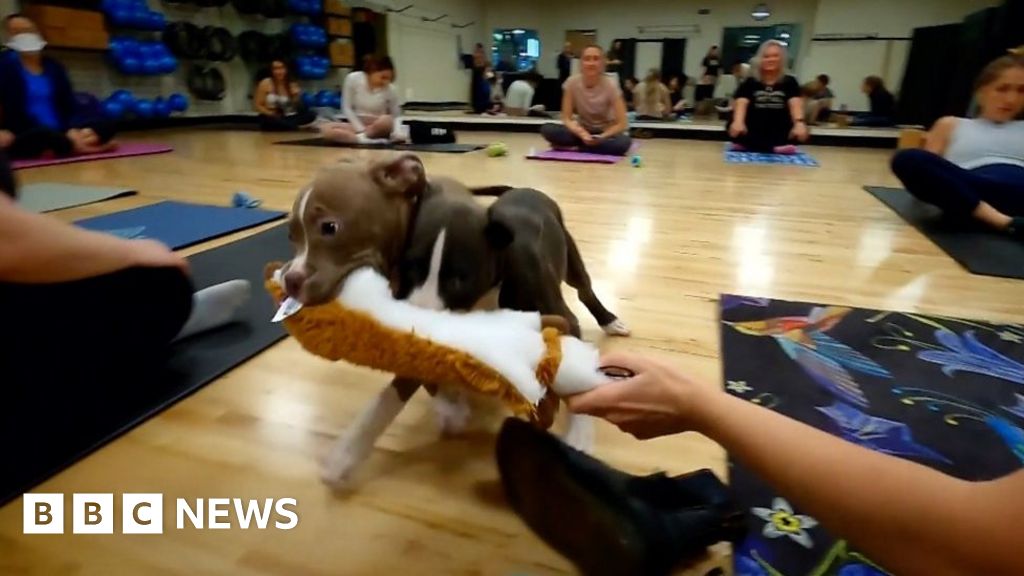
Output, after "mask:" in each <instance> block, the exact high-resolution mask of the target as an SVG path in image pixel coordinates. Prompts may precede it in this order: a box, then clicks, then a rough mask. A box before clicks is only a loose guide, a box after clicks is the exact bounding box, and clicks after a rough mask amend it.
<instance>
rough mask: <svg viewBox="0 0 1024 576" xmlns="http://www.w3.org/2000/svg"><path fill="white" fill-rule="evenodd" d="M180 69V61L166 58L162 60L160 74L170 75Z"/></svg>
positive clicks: (170, 57)
mask: <svg viewBox="0 0 1024 576" xmlns="http://www.w3.org/2000/svg"><path fill="white" fill-rule="evenodd" d="M177 69H178V60H177V59H176V58H174V57H172V56H165V57H163V58H161V59H160V72H161V73H162V74H170V73H171V72H174V71H175V70H177Z"/></svg>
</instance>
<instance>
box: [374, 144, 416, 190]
mask: <svg viewBox="0 0 1024 576" xmlns="http://www.w3.org/2000/svg"><path fill="white" fill-rule="evenodd" d="M372 170H373V178H374V180H376V181H377V183H378V184H380V185H381V187H382V188H383V189H384V190H385V191H386V192H388V193H390V194H401V195H403V196H405V197H407V198H415V197H417V196H419V195H420V194H422V193H423V190H424V189H425V188H426V187H427V171H426V169H424V168H423V162H421V161H420V159H419V158H417V157H416V155H415V154H403V155H401V156H399V157H397V158H393V159H390V160H386V161H383V162H379V163H377V164H375V165H374V166H373V168H372Z"/></svg>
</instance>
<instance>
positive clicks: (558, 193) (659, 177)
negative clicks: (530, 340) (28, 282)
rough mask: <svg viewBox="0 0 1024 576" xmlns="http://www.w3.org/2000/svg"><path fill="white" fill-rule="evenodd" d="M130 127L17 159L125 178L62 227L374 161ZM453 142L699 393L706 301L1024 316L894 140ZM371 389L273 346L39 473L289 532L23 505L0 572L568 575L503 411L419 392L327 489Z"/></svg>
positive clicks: (666, 446) (682, 460) (71, 175)
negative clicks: (235, 511) (510, 482)
mask: <svg viewBox="0 0 1024 576" xmlns="http://www.w3.org/2000/svg"><path fill="white" fill-rule="evenodd" d="M141 136H144V137H145V138H147V139H152V140H159V141H161V142H166V143H168V144H173V145H174V146H175V148H176V151H175V152H174V153H173V154H168V155H159V156H148V157H141V158H132V159H124V160H111V161H104V162H95V163H87V164H75V165H69V166H64V167H57V168H52V169H42V170H30V171H26V172H22V173H20V174H19V175H20V176H21V177H22V179H23V181H24V182H38V181H61V182H79V183H88V184H107V185H124V186H133V187H136V188H138V189H139V190H140V191H141V195H140V196H138V197H135V198H128V199H121V200H116V201H111V202H106V203H103V204H98V205H94V206H90V207H86V208H81V209H74V210H68V211H65V212H61V213H58V214H57V215H56V216H57V217H59V218H62V219H65V220H73V219H77V218H80V217H83V216H87V215H93V214H98V213H104V212H111V211H117V210H122V209H124V208H127V207H131V206H134V205H138V204H142V203H148V202H152V201H155V200H158V199H164V198H173V199H181V200H189V201H196V202H205V203H213V204H221V205H223V204H226V203H227V202H228V201H229V198H230V196H231V194H232V193H233V192H234V191H236V190H246V191H248V192H249V193H251V194H253V195H254V196H257V197H259V198H263V199H264V200H265V203H266V206H268V207H270V208H279V209H288V208H289V207H290V206H291V202H292V199H293V198H294V195H295V194H296V193H297V191H298V190H299V188H300V186H302V184H303V182H304V181H305V180H306V178H308V177H309V175H310V174H311V173H312V171H313V170H314V169H315V168H316V167H317V166H318V165H320V164H322V163H325V162H330V161H332V160H333V159H335V158H338V157H340V156H342V155H346V154H356V155H360V156H364V157H367V158H369V157H371V156H372V155H373V154H375V152H366V151H349V150H333V149H326V148H304V147H291V146H271V145H270V143H271V142H272V141H274V140H275V139H279V138H280V137H276V138H275V137H272V136H267V135H262V134H257V133H251V132H221V131H215V130H210V129H203V130H191V131H181V132H176V131H172V132H157V133H152V134H146V135H141V134H131V135H129V137H134V138H139V137H141ZM462 140H463V141H467V142H481V143H487V142H491V141H496V140H501V141H504V142H507V143H508V144H509V145H510V149H511V155H510V156H509V157H506V158H488V157H486V156H485V155H483V154H482V153H474V154H464V155H446V154H436V155H425V156H424V161H425V163H426V166H427V169H428V172H429V173H432V174H447V175H452V176H456V177H458V178H461V179H462V180H464V181H465V182H466V183H467V184H471V185H485V184H515V185H527V186H533V187H537V188H540V189H542V190H544V191H546V192H548V193H549V194H551V195H552V196H553V197H555V198H556V199H557V200H558V201H559V202H560V203H561V206H562V208H563V210H564V212H565V216H566V219H567V221H568V224H569V226H570V228H571V230H572V232H573V233H574V234H575V236H576V238H577V239H578V242H579V244H580V247H581V249H582V251H583V254H584V257H585V259H586V261H587V264H588V266H589V269H590V273H591V274H592V276H593V277H594V280H595V287H596V289H597V291H598V293H599V295H600V296H601V297H602V298H603V299H604V301H605V302H606V303H607V304H608V305H609V307H610V308H612V309H614V310H615V311H617V312H618V313H619V314H620V315H621V316H622V317H623V318H624V319H625V320H626V322H627V323H628V324H629V325H630V326H631V327H632V328H633V330H634V334H635V335H634V336H633V337H632V338H629V339H617V340H608V339H603V338H602V337H601V336H600V331H599V330H597V327H596V326H595V324H594V321H593V319H592V318H590V317H588V316H586V315H585V312H584V311H583V309H582V307H580V306H576V308H577V309H578V311H579V312H580V317H581V319H583V321H584V326H585V333H586V336H587V337H588V338H591V339H594V340H597V341H599V342H600V345H601V346H602V348H605V349H611V348H623V349H630V350H639V351H643V352H646V353H649V354H652V355H659V356H664V357H667V358H670V359H672V360H674V361H676V362H678V363H679V365H680V366H682V367H684V368H685V369H686V370H687V371H689V372H690V373H692V374H694V375H696V376H697V377H698V378H700V379H702V380H705V381H706V382H707V383H708V385H711V386H721V381H720V373H721V367H720V365H719V344H718V338H719V336H718V326H717V323H716V302H715V301H716V298H717V297H718V295H719V294H720V293H726V292H731V293H742V294H749V295H757V296H768V297H772V298H784V299H799V300H809V301H815V302H822V303H834V304H845V305H853V306H864V307H877V308H884V309H898V310H904V311H922V312H927V313H935V314H949V315H959V316H967V317H975V318H987V319H994V320H1012V321H1017V322H1019V321H1021V320H1022V319H1024V300H1022V298H1021V287H1022V285H1021V283H1019V282H1015V281H1011V280H1003V279H996V278H988V277H981V276H972V275H970V274H968V273H967V272H965V271H964V270H962V269H961V268H960V267H959V266H958V265H957V264H956V263H955V262H954V261H953V260H951V259H949V258H948V257H946V256H945V255H944V254H942V253H941V252H940V251H939V250H938V249H937V248H935V247H934V246H933V245H931V244H930V243H929V242H928V241H927V240H925V239H924V238H923V237H922V236H921V235H919V234H918V233H917V232H916V231H914V230H913V229H912V228H910V227H908V226H907V225H905V224H904V223H903V222H902V221H901V220H900V219H899V218H898V217H897V216H896V215H895V214H893V213H892V212H890V211H889V210H888V209H887V208H885V207H883V206H882V205H881V204H880V203H879V202H878V201H876V200H875V199H874V198H872V197H871V196H869V195H868V194H867V193H865V192H863V191H861V186H862V185H865V184H877V185H895V184H896V181H895V180H894V179H893V177H892V176H891V175H889V173H888V171H887V160H888V156H889V152H886V151H880V150H865V149H841V148H814V147H811V148H809V151H810V152H811V153H812V154H814V155H815V156H816V157H817V158H818V160H819V161H820V162H821V168H817V169H813V168H802V167H783V166H771V167H759V166H742V165H727V164H724V163H723V161H722V158H721V156H722V151H721V144H719V143H711V142H690V141H678V140H671V141H668V140H662V141H659V140H651V141H644V142H643V143H642V147H641V152H642V155H643V167H642V168H632V167H630V166H629V164H628V162H624V163H622V164H621V165H616V166H600V165H584V164H562V163H545V162H533V161H526V160H524V159H523V156H524V154H525V153H526V152H527V151H528V150H529V148H530V147H532V146H539V145H540V144H541V143H540V141H539V139H538V138H537V137H534V136H531V135H527V134H513V135H508V134H505V135H499V134H489V133H481V132H476V133H467V134H465V136H464V138H463V139H462ZM228 240H230V239H228ZM205 248H209V246H208V245H205V246H199V247H197V248H196V249H195V250H202V249H205ZM195 250H191V251H195ZM191 251H190V252H191ZM257 296H259V294H258V295H257ZM384 382H385V378H384V377H383V376H380V375H373V374H370V373H367V372H364V371H361V370H358V369H354V368H349V367H345V366H341V365H336V364H330V363H326V362H322V361H320V360H318V359H316V358H313V357H311V356H309V355H307V354H306V353H304V352H302V351H301V350H300V349H299V348H298V346H297V345H296V344H295V343H294V342H292V341H289V340H286V341H284V342H282V343H280V344H279V345H277V346H275V347H273V348H272V349H270V350H268V351H267V352H265V353H263V354H261V355H259V356H258V357H256V358H255V359H253V360H252V361H250V362H248V363H246V364H244V365H243V366H240V367H239V368H237V369H236V370H234V371H232V372H231V373H229V374H228V375H227V376H225V377H224V378H221V379H220V380H218V381H216V382H214V383H213V384H211V385H210V386H208V387H206V388H204V389H203V390H201V391H200V392H198V393H197V394H195V395H194V396H192V397H190V398H188V399H187V400H185V401H183V402H181V403H180V404H178V405H176V406H175V407H173V408H172V409H170V410H168V411H167V412H165V413H163V414H162V415H161V416H159V417H157V418H154V419H152V420H151V421H149V422H147V423H145V424H144V425H142V426H140V427H138V428H137V429H135V430H133V431H132V432H130V433H129V434H127V435H125V436H123V437H122V438H120V439H119V440H117V441H115V442H114V443H112V444H110V445H108V446H107V447H105V448H103V449H102V450H100V451H99V452H97V453H95V454H94V455H92V456H91V457H89V458H87V459H86V460H84V461H82V462H80V463H79V464H77V465H75V466H73V467H72V468H70V469H69V470H67V471H65V472H64V473H62V474H60V475H58V476H57V477H55V478H53V479H52V480H50V481H49V482H47V483H46V484H44V485H42V486H40V487H38V488H37V489H36V491H38V492H63V493H71V492H113V493H115V494H118V495H119V494H120V493H123V492H162V493H164V494H165V496H166V497H167V500H168V502H170V501H171V499H173V498H177V497H185V498H200V497H205V498H210V497H222V496H230V497H235V496H238V497H258V498H265V497H274V498H280V497H294V498H297V500H298V513H299V516H300V522H299V525H298V527H297V528H296V529H294V530H291V531H287V532H279V531H274V530H268V531H258V530H249V531H242V530H237V529H235V530H224V531H196V530H181V531H178V530H174V529H171V530H168V531H166V532H165V533H164V534H163V535H162V536H122V535H114V536H83V535H77V536H72V535H64V536H24V535H22V534H21V515H22V506H21V502H20V501H15V502H14V503H12V504H9V505H7V506H6V507H4V508H3V509H0V574H39V575H47V576H49V575H55V574H94V575H103V576H106V575H111V574H118V575H120V574H237V575H246V574H254V575H255V574H261V575H282V576H284V575H297V574H303V575H320V574H323V575H327V574H355V575H362V574H366V575H371V574H373V575H376V574H400V573H408V574H466V575H470V574H472V575H477V574H479V575H513V574H522V575H547V574H566V573H571V570H570V568H569V566H568V565H567V564H566V562H564V561H563V560H562V559H560V558H559V557H558V556H557V555H556V554H554V553H553V552H551V551H549V550H548V549H547V548H546V547H545V546H544V545H543V544H542V543H540V542H539V541H538V540H537V539H535V538H534V537H533V536H532V535H531V534H530V533H529V532H528V531H527V530H526V529H525V528H524V527H523V525H521V523H520V522H519V521H518V520H517V518H516V517H515V516H513V515H512V514H511V513H510V512H509V511H508V510H507V509H506V508H505V506H504V505H503V504H502V503H501V499H500V495H499V494H500V492H499V490H497V485H496V479H497V475H496V471H495V467H494V465H493V459H492V454H491V449H492V443H493V436H492V435H491V434H490V433H488V432H487V431H486V429H487V426H486V425H487V424H491V425H493V424H494V423H495V422H497V418H492V419H491V420H490V421H489V422H485V423H484V425H483V426H482V431H481V432H479V433H475V434H471V435H469V436H468V437H466V438H461V439H444V440H442V439H439V438H438V435H437V432H436V430H437V427H436V425H435V422H434V420H433V416H432V413H431V411H430V407H429V404H428V402H427V401H425V400H424V398H421V397H417V398H416V399H415V400H414V401H413V402H412V404H411V406H410V408H409V409H407V411H406V412H405V413H403V414H402V415H401V417H400V418H399V421H398V423H397V424H396V425H395V426H393V427H392V428H391V429H390V430H389V431H388V432H387V434H386V435H385V437H384V438H383V439H382V441H381V442H380V443H379V445H378V447H377V448H378V449H377V451H376V452H375V453H374V454H373V456H372V458H371V460H370V462H369V463H368V465H367V466H366V468H365V469H364V471H363V485H362V487H361V488H360V489H359V490H358V491H357V492H355V493H354V494H352V495H349V496H339V495H335V494H332V493H330V492H329V491H328V490H326V489H325V488H324V487H323V485H321V484H320V482H319V480H318V475H317V460H318V458H319V457H320V455H321V454H322V452H323V451H324V449H325V448H326V447H327V445H328V443H329V442H330V441H331V440H332V439H333V438H334V437H336V436H337V435H338V434H339V432H340V431H341V430H342V429H343V428H344V427H345V426H346V424H347V423H348V422H349V421H351V419H352V418H353V417H354V415H355V414H356V413H357V411H359V410H360V409H361V408H362V407H363V406H364V404H365V403H366V402H367V401H368V400H369V399H370V397H371V395H373V394H374V393H375V392H376V391H377V390H378V389H379V388H380V386H381V385H382V384H383V383H384ZM140 385H145V383H144V382H140ZM598 432H599V433H598V439H597V453H598V455H599V456H600V457H602V458H604V459H606V460H608V461H609V462H611V463H613V464H614V465H616V466H619V467H621V468H624V469H626V470H628V471H631V472H635V473H648V472H652V471H655V470H662V469H664V470H668V471H670V472H673V473H679V472H684V471H687V470H691V469H695V468H700V467H711V468H713V469H714V470H715V471H717V472H718V473H720V474H723V475H724V471H725V460H724V457H725V455H724V453H723V452H722V450H721V449H720V448H719V447H718V446H716V445H715V444H714V443H712V442H710V441H708V440H707V439H705V438H703V437H700V436H698V435H694V434H689V435H682V436H678V437H674V438H667V439H662V440H657V441H650V442H644V443H639V442H637V441H634V440H633V439H632V438H630V437H628V436H625V435H623V434H621V433H619V432H618V431H617V430H615V429H613V428H611V427H609V426H602V427H601V428H600V429H599V431H598ZM0 473H2V472H0ZM67 501H68V502H69V503H70V496H68V497H67ZM118 513H120V510H118ZM165 513H166V514H173V511H166V512H165ZM165 523H166V525H168V526H173V518H171V519H170V520H169V521H166V522H165ZM68 525H70V520H68ZM118 526H120V522H119V521H118V522H116V523H115V527H118ZM727 554H728V551H727V550H717V551H716V554H715V555H714V556H713V557H712V558H711V559H709V561H708V563H706V564H705V565H704V566H703V567H702V569H698V570H694V571H692V573H693V574H704V573H705V572H706V571H707V569H708V568H709V567H710V566H713V565H715V564H716V563H717V564H723V565H724V564H727V563H728V558H727Z"/></svg>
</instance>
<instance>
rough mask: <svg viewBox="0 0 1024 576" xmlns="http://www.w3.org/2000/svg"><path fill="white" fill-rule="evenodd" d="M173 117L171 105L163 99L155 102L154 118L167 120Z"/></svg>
mask: <svg viewBox="0 0 1024 576" xmlns="http://www.w3.org/2000/svg"><path fill="white" fill-rule="evenodd" d="M170 115H171V105H170V104H168V103H167V101H166V100H164V99H163V98H157V99H156V100H154V101H153V116H156V117H157V118H167V117H168V116H170Z"/></svg>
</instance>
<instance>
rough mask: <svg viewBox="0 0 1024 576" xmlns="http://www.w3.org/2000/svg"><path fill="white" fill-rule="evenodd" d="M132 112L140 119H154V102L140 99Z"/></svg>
mask: <svg viewBox="0 0 1024 576" xmlns="http://www.w3.org/2000/svg"><path fill="white" fill-rule="evenodd" d="M132 112H135V115H136V116H138V117H139V118H152V117H153V101H152V100H145V99H142V98H140V99H138V100H136V101H135V106H133V107H132Z"/></svg>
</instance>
